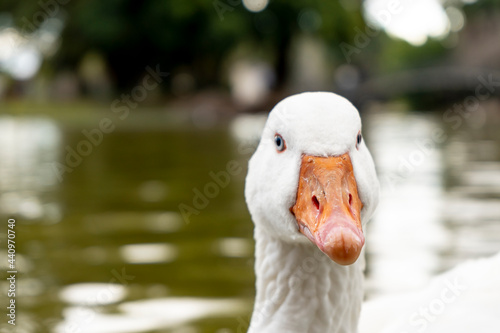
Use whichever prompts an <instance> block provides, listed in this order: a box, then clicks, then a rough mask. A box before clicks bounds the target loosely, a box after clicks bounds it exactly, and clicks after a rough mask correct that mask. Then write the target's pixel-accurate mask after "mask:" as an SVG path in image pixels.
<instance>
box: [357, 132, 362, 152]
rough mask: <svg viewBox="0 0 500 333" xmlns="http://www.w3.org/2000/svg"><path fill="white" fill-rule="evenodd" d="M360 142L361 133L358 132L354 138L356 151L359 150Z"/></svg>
mask: <svg viewBox="0 0 500 333" xmlns="http://www.w3.org/2000/svg"><path fill="white" fill-rule="evenodd" d="M362 140H363V137H362V136H361V132H359V133H358V137H357V138H356V149H359V145H360V144H361V141H362Z"/></svg>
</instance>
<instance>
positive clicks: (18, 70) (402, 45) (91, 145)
mask: <svg viewBox="0 0 500 333" xmlns="http://www.w3.org/2000/svg"><path fill="white" fill-rule="evenodd" d="M311 90H326V91H333V92H337V93H339V94H342V95H344V96H346V97H348V98H349V99H350V100H351V101H352V102H353V103H354V104H355V105H356V106H357V107H358V108H359V110H360V113H361V115H362V118H363V132H364V136H365V139H366V141H367V144H368V146H369V147H370V149H371V151H372V154H373V157H374V159H375V163H376V165H377V168H378V173H379V177H380V181H381V183H382V197H381V203H380V207H379V209H378V211H377V214H376V216H375V218H374V219H373V220H372V221H371V223H370V224H369V226H368V230H367V246H366V249H367V253H366V255H367V280H366V295H367V298H371V297H373V296H375V295H379V294H386V293H391V292H397V291H400V290H409V289H412V288H417V287H419V286H422V285H425V284H426V282H427V281H428V280H429V278H430V277H431V276H433V275H435V274H437V273H439V272H441V271H443V270H446V269H448V268H450V267H453V266H454V265H455V264H457V263H459V262H462V261H464V260H466V259H472V258H478V257H481V256H488V255H491V254H493V253H497V252H498V251H500V3H499V2H498V1H495V0H477V1H475V0H419V1H409V0H365V1H361V0H332V1H321V0H314V1H285V0H271V1H268V0H243V1H240V0H196V1H194V0H192V1H172V0H144V1H132V0H109V1H97V0H87V1H82V0H40V1H37V0H30V1H22V2H21V1H15V0H2V2H1V3H0V212H1V216H3V217H2V218H3V220H4V221H5V222H6V221H7V219H8V218H10V217H14V218H15V219H16V244H17V257H16V259H17V261H16V264H17V268H18V270H19V274H18V294H17V298H16V299H17V310H18V312H17V314H18V317H17V325H16V330H15V332H17V333H35V332H36V333H43V332H54V333H62V332H68V333H69V332H79V333H87V332H88V333H100V332H101V333H126V332H136V333H146V332H148V333H152V332H154V333H160V332H174V333H205V332H217V333H231V332H238V333H239V332H245V331H246V327H247V325H248V321H249V316H250V314H251V311H252V305H253V296H254V273H253V238H252V230H253V225H252V222H251V220H250V217H249V214H248V212H247V209H246V205H245V202H244V197H243V187H244V177H245V174H246V164H247V161H248V159H249V157H250V156H251V154H252V152H253V150H254V148H255V146H256V145H257V143H258V138H259V135H260V131H261V129H262V126H263V124H264V121H265V117H266V114H267V112H269V110H270V109H271V108H272V106H273V105H274V104H275V103H276V102H277V101H279V100H280V99H282V98H283V97H285V96H288V95H290V94H292V93H298V92H302V91H311ZM6 225H7V224H6V223H4V224H3V226H4V227H3V228H1V229H0V234H2V235H1V242H2V244H6V242H5V240H6V239H7V238H6V236H7V235H6V234H7V227H6ZM0 259H1V260H0V263H1V264H0V265H1V267H2V273H1V274H2V280H1V281H0V288H1V289H2V290H3V291H2V296H1V297H2V304H3V305H5V304H7V303H6V302H7V301H8V300H7V298H6V295H5V294H6V290H7V289H8V285H7V282H6V280H5V278H4V275H5V274H6V270H7V251H6V246H4V245H2V251H0ZM3 305H2V306H3ZM0 331H1V332H14V330H12V327H11V326H10V325H8V324H7V323H6V321H2V323H0Z"/></svg>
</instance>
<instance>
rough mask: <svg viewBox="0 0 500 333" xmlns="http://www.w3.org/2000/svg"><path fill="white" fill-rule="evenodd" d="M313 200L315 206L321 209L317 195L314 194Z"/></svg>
mask: <svg viewBox="0 0 500 333" xmlns="http://www.w3.org/2000/svg"><path fill="white" fill-rule="evenodd" d="M312 202H313V204H314V206H315V207H316V209H319V201H318V198H317V197H316V196H315V195H313V197H312Z"/></svg>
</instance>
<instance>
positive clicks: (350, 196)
mask: <svg viewBox="0 0 500 333" xmlns="http://www.w3.org/2000/svg"><path fill="white" fill-rule="evenodd" d="M349 206H352V194H351V193H349Z"/></svg>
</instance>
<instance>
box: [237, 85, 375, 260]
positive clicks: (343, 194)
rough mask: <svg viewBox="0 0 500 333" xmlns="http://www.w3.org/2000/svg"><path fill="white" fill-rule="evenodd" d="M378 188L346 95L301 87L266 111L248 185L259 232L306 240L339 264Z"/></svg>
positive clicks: (358, 240)
mask: <svg viewBox="0 0 500 333" xmlns="http://www.w3.org/2000/svg"><path fill="white" fill-rule="evenodd" d="M378 193H379V184H378V180H377V176H376V172H375V167H374V163H373V160H372V157H371V155H370V152H369V151H368V148H367V147H366V145H365V143H364V140H363V138H362V135H361V119H360V116H359V113H358V111H357V109H356V108H355V107H354V106H353V105H352V104H351V103H350V102H349V101H348V100H347V99H345V98H343V97H341V96H338V95H336V94H333V93H328V92H308V93H302V94H298V95H293V96H290V97H288V98H286V99H284V100H282V101H281V102H280V103H278V104H277V105H276V106H275V107H274V109H273V110H272V111H271V112H270V114H269V117H268V119H267V122H266V125H265V128H264V131H263V134H262V137H261V141H260V143H259V145H258V147H257V149H256V151H255V153H254V155H253V156H252V158H251V159H250V162H249V169H248V174H247V178H246V185H245V197H246V201H247V205H248V207H249V211H250V214H251V216H252V219H253V221H254V223H255V226H256V229H258V230H259V232H260V234H262V233H264V234H266V237H271V238H273V239H277V240H280V241H282V242H287V243H301V244H304V243H308V244H311V246H316V247H318V248H319V249H320V250H321V251H322V252H324V253H325V254H326V255H328V256H329V257H330V258H331V259H332V260H333V261H335V262H336V263H338V264H341V265H349V264H352V263H354V262H355V261H356V259H357V258H358V256H359V254H360V252H361V249H362V247H363V245H364V235H363V230H364V227H365V225H366V222H367V221H368V220H369V219H370V217H371V215H372V213H373V212H374V210H375V207H376V205H377V202H378Z"/></svg>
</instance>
